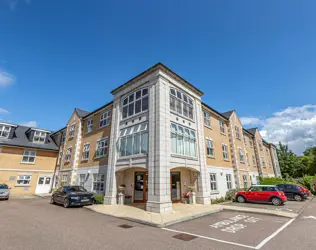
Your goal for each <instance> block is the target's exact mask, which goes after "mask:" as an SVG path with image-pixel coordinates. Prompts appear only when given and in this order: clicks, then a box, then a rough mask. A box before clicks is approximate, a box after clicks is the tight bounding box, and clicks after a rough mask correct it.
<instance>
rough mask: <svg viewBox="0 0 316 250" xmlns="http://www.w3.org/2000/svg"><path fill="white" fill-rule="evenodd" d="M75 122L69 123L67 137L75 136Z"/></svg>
mask: <svg viewBox="0 0 316 250" xmlns="http://www.w3.org/2000/svg"><path fill="white" fill-rule="evenodd" d="M75 130H76V123H73V124H71V127H70V129H69V138H73V137H74V136H75Z"/></svg>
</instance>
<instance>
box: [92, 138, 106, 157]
mask: <svg viewBox="0 0 316 250" xmlns="http://www.w3.org/2000/svg"><path fill="white" fill-rule="evenodd" d="M107 152H108V137H103V138H102V139H100V140H98V141H97V150H96V152H95V157H96V158H100V157H104V156H106V155H107Z"/></svg>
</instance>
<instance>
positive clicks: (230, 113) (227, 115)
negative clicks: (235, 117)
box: [222, 110, 235, 119]
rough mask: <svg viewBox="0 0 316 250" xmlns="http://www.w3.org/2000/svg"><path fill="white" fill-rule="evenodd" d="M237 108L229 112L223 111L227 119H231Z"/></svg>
mask: <svg viewBox="0 0 316 250" xmlns="http://www.w3.org/2000/svg"><path fill="white" fill-rule="evenodd" d="M234 111H235V110H230V111H227V112H224V113H222V115H223V116H225V117H226V118H227V119H229V117H230V116H231V115H232V113H234Z"/></svg>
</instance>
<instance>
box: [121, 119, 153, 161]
mask: <svg viewBox="0 0 316 250" xmlns="http://www.w3.org/2000/svg"><path fill="white" fill-rule="evenodd" d="M147 152H148V124H147V123H142V124H138V125H135V126H132V127H129V128H125V129H122V130H121V131H120V156H129V155H139V154H146V153H147Z"/></svg>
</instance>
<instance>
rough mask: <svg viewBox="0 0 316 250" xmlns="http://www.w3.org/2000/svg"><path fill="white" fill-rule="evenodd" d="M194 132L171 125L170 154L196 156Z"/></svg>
mask: <svg viewBox="0 0 316 250" xmlns="http://www.w3.org/2000/svg"><path fill="white" fill-rule="evenodd" d="M195 144H196V134H195V131H194V130H192V129H189V128H186V127H183V126H181V125H178V124H175V123H171V152H172V153H173V154H178V155H185V156H191V157H195V156H196V145H195Z"/></svg>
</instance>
